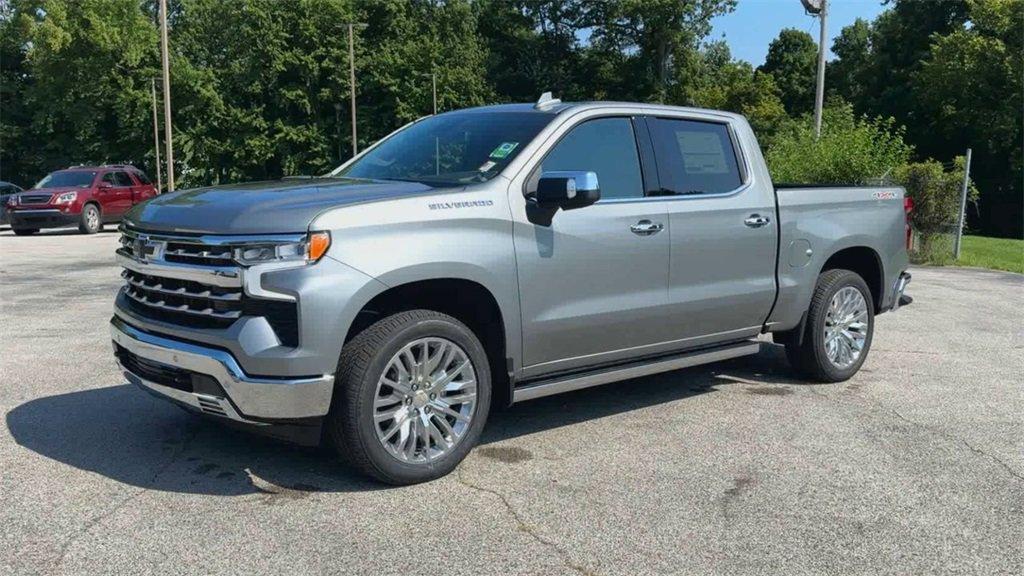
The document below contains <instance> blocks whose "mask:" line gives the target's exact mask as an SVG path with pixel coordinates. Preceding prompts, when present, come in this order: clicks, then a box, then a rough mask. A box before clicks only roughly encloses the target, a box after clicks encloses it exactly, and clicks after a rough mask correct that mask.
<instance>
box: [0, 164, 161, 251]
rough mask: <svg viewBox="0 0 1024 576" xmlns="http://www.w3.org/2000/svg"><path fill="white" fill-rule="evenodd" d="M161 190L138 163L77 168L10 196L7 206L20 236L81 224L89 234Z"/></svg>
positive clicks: (12, 222) (44, 179)
mask: <svg viewBox="0 0 1024 576" xmlns="http://www.w3.org/2000/svg"><path fill="white" fill-rule="evenodd" d="M157 193H158V192H157V189H156V187H155V186H153V183H152V182H150V180H149V178H147V177H146V175H145V174H144V173H143V172H142V171H141V170H139V169H138V168H135V167H134V166H128V165H123V164H116V165H105V166H74V167H71V168H68V169H66V170H57V171H56V172H51V173H49V174H47V175H46V177H44V178H43V179H42V180H40V181H39V182H37V183H36V185H35V186H33V187H32V189H31V190H25V191H24V192H22V193H20V194H12V195H9V196H8V197H7V198H6V208H7V213H8V216H9V218H10V223H11V229H12V230H14V233H15V234H17V235H19V236H25V235H29V234H35V233H36V232H38V231H39V230H40V229H41V228H62V227H65V226H75V225H77V226H78V229H79V231H81V232H82V233H83V234H95V233H96V232H99V231H100V230H102V229H103V225H104V224H106V223H111V222H119V221H120V220H121V218H122V217H123V216H124V215H125V213H126V212H128V210H130V209H131V208H132V207H133V206H135V205H136V204H139V203H140V202H144V201H146V200H148V199H150V198H152V197H154V196H156V195H157Z"/></svg>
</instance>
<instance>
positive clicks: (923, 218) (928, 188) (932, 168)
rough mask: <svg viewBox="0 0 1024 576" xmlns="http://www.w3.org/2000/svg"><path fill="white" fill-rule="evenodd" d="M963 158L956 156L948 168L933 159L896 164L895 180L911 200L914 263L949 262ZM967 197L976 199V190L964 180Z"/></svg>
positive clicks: (961, 180)
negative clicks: (912, 206) (966, 184)
mask: <svg viewBox="0 0 1024 576" xmlns="http://www.w3.org/2000/svg"><path fill="white" fill-rule="evenodd" d="M964 166H965V160H964V157H963V156H960V157H957V158H956V159H955V161H954V162H953V167H952V169H951V170H947V169H946V168H945V167H944V166H943V165H942V164H941V163H939V162H936V161H935V160H931V159H929V160H925V161H924V162H915V163H912V164H907V165H905V166H900V167H899V168H897V169H896V173H895V179H896V181H897V182H899V184H900V185H901V186H903V187H904V188H905V189H906V191H907V195H908V196H910V198H911V199H913V201H914V210H913V212H912V213H911V222H912V226H913V228H914V232H915V240H914V248H913V250H912V251H911V257H912V258H913V260H914V261H915V262H919V263H929V264H949V263H950V262H952V260H953V236H954V234H955V233H956V227H957V224H958V223H959V216H960V199H961V190H962V189H963V179H964ZM967 199H968V201H969V202H976V201H977V199H978V189H977V188H976V187H975V186H974V183H973V182H968V187H967Z"/></svg>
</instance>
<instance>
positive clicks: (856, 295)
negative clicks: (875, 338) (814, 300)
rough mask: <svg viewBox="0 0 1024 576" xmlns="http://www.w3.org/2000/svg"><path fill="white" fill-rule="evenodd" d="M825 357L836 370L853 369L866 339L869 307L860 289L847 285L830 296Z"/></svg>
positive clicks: (826, 321) (826, 320)
mask: <svg viewBox="0 0 1024 576" xmlns="http://www.w3.org/2000/svg"><path fill="white" fill-rule="evenodd" d="M824 334H825V354H826V355H827V356H828V359H829V362H831V363H832V364H834V365H835V366H836V367H838V368H843V369H845V368H849V367H850V366H853V365H854V364H855V363H856V362H857V360H859V359H860V355H861V353H862V352H863V350H864V344H865V342H866V341H867V337H868V304H867V301H866V300H865V299H864V295H863V294H861V292H860V290H857V289H856V288H854V287H853V286H846V287H844V288H842V289H840V290H839V291H838V292H836V293H835V295H834V296H832V301H831V302H830V303H829V307H828V312H827V313H826V315H825V331H824Z"/></svg>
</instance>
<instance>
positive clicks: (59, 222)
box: [8, 208, 80, 228]
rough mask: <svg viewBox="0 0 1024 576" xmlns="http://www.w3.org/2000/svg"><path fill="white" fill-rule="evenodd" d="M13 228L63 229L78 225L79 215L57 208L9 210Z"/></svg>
mask: <svg viewBox="0 0 1024 576" xmlns="http://www.w3.org/2000/svg"><path fill="white" fill-rule="evenodd" d="M8 214H9V218H10V221H11V228H62V227H64V226H72V225H74V224H78V220H79V217H80V216H79V215H78V214H68V213H66V212H62V211H60V210H59V209H57V208H45V209H39V210H9V211H8Z"/></svg>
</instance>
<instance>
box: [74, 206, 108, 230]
mask: <svg viewBox="0 0 1024 576" xmlns="http://www.w3.org/2000/svg"><path fill="white" fill-rule="evenodd" d="M102 229H103V221H102V220H100V209H99V208H97V207H96V205H95V204H86V205H85V206H84V207H82V216H81V218H80V219H79V221H78V230H79V231H80V232H81V233H82V234H95V233H97V232H99V231H100V230H102Z"/></svg>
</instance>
